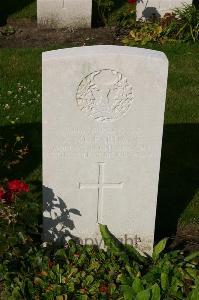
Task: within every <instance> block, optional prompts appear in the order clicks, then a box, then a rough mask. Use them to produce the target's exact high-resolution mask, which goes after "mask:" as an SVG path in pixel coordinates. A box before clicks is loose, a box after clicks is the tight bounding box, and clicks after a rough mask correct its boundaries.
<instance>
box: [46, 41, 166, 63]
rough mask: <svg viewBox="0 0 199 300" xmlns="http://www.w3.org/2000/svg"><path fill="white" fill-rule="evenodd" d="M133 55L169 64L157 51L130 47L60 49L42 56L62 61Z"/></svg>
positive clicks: (105, 46) (104, 46)
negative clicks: (76, 57)
mask: <svg viewBox="0 0 199 300" xmlns="http://www.w3.org/2000/svg"><path fill="white" fill-rule="evenodd" d="M105 52H106V55H109V54H110V55H131V56H132V55H133V56H144V57H145V58H149V59H150V58H154V59H161V61H162V62H163V61H165V62H166V63H168V59H167V56H166V55H165V54H164V53H163V52H161V51H157V50H150V49H144V48H137V47H128V46H115V45H97V46H84V47H74V48H66V49H58V50H52V51H46V52H44V53H43V54H42V57H43V60H44V61H45V60H48V59H53V58H54V59H56V58H59V59H61V58H62V57H63V58H64V57H66V56H78V57H79V56H84V55H93V56H98V55H100V54H101V55H104V53H105Z"/></svg>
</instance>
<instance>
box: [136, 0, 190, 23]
mask: <svg viewBox="0 0 199 300" xmlns="http://www.w3.org/2000/svg"><path fill="white" fill-rule="evenodd" d="M192 2H193V0H138V1H137V5H136V15H137V20H139V19H141V18H142V19H148V18H150V17H152V16H153V15H155V16H157V17H164V15H165V14H166V13H171V12H172V11H173V9H175V8H181V7H182V6H183V5H184V4H190V5H191V4H192Z"/></svg>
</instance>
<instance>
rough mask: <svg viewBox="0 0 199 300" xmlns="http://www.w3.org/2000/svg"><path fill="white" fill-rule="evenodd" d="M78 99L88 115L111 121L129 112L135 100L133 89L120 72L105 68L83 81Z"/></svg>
mask: <svg viewBox="0 0 199 300" xmlns="http://www.w3.org/2000/svg"><path fill="white" fill-rule="evenodd" d="M76 99H77V104H78V106H79V108H80V110H81V111H83V112H84V113H85V114H86V115H87V116H89V117H92V118H93V119H95V120H96V121H102V122H111V121H115V120H118V119H120V118H122V117H123V116H124V115H125V114H126V113H127V112H128V110H129V109H130V106H131V104H132V102H133V89H132V86H131V85H130V84H129V83H128V81H127V79H126V78H125V77H124V76H123V75H122V74H121V73H120V72H117V71H114V70H109V69H104V70H99V71H95V72H93V73H91V74H89V75H88V76H86V77H85V78H84V79H83V80H82V81H81V83H80V84H79V87H78V90H77V95H76Z"/></svg>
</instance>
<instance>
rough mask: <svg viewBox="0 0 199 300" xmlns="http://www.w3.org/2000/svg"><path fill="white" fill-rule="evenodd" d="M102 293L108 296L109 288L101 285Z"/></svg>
mask: <svg viewBox="0 0 199 300" xmlns="http://www.w3.org/2000/svg"><path fill="white" fill-rule="evenodd" d="M99 291H100V293H102V294H107V293H108V287H107V286H106V285H101V286H100V288H99Z"/></svg>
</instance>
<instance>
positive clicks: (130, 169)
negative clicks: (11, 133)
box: [43, 46, 168, 253]
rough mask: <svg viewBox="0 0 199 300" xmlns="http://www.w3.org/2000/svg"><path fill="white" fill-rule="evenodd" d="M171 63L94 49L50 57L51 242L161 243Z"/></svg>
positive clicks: (46, 160) (46, 101)
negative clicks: (104, 231) (105, 237)
mask: <svg viewBox="0 0 199 300" xmlns="http://www.w3.org/2000/svg"><path fill="white" fill-rule="evenodd" d="M167 73H168V60H167V58H166V56H165V55H164V54H163V53H162V52H158V51H152V50H146V49H139V48H131V47H120V46H93V47H80V48H71V49H64V50H56V51H50V52H45V53H44V54H43V185H44V190H43V199H44V240H46V241H48V240H54V241H58V242H61V241H62V240H64V239H65V237H66V236H70V237H73V238H79V239H80V242H81V243H84V244H85V243H95V244H98V245H100V246H101V236H100V233H99V229H98V223H101V224H106V225H107V226H108V227H109V229H110V231H111V232H112V233H113V234H114V235H115V236H116V237H117V238H118V239H120V240H121V241H122V242H123V243H129V244H130V243H132V244H134V245H135V246H136V247H137V248H138V249H139V250H140V251H145V252H148V253H150V251H151V249H152V245H153V238H154V226H155V214H156V201H157V192H158V179H159V165H160V156H161V142H162V131H163V121H164V108H165V99H166V87H167Z"/></svg>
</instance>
